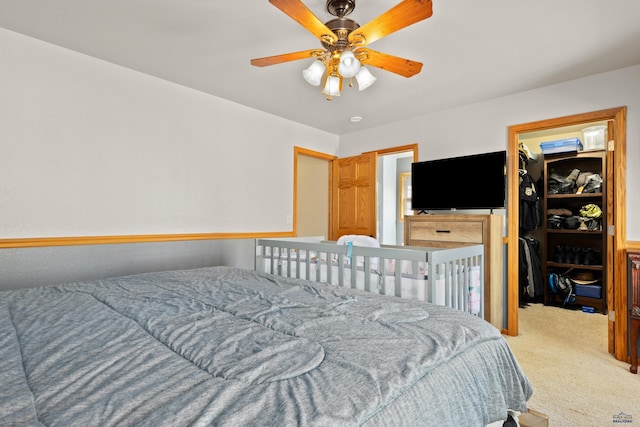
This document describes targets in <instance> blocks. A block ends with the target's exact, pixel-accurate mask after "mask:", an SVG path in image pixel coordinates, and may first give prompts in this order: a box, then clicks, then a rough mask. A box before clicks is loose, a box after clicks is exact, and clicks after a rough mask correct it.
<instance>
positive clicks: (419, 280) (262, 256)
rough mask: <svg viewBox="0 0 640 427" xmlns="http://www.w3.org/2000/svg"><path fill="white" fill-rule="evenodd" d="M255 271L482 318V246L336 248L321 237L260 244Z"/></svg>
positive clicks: (269, 241) (258, 244)
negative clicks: (428, 304) (413, 300)
mask: <svg viewBox="0 0 640 427" xmlns="http://www.w3.org/2000/svg"><path fill="white" fill-rule="evenodd" d="M255 250H256V251H255V269H256V270H257V271H262V272H265V273H270V274H276V275H279V276H285V277H292V278H298V279H305V280H311V281H317V282H327V283H332V284H335V285H337V286H344V287H349V288H357V289H362V290H365V291H367V292H373V293H379V294H382V295H389V296H396V297H403V298H417V299H421V300H425V301H428V302H432V303H435V304H440V305H447V306H450V307H453V308H455V309H458V310H462V311H466V312H469V313H472V314H474V315H477V316H480V317H483V318H484V280H483V278H484V273H483V268H484V263H483V256H484V255H483V254H484V247H483V245H473V246H465V247H458V248H449V249H445V248H425V247H409V246H388V245H383V246H382V247H380V248H372V247H363V246H348V245H338V244H336V243H335V242H330V241H326V240H324V238H323V237H321V236H317V237H299V238H283V239H256V242H255Z"/></svg>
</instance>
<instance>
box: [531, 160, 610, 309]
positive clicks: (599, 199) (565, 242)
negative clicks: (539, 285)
mask: <svg viewBox="0 0 640 427" xmlns="http://www.w3.org/2000/svg"><path fill="white" fill-rule="evenodd" d="M543 168H544V169H543V174H544V177H545V179H544V182H545V184H544V187H545V188H544V197H543V212H544V215H543V217H544V219H543V231H544V244H543V248H542V249H543V250H542V252H543V253H542V260H543V269H544V271H543V277H544V278H545V279H548V277H549V274H550V273H558V274H564V275H570V276H571V275H575V274H577V273H584V272H590V273H591V274H592V275H593V277H594V279H599V281H598V282H597V285H601V287H602V289H601V292H600V297H599V298H595V297H589V296H575V299H574V301H573V302H572V303H570V304H565V298H564V297H563V296H561V295H559V294H555V293H553V292H552V291H551V289H550V287H549V284H548V283H546V284H545V291H544V304H545V305H558V306H565V307H580V306H586V307H593V308H594V310H595V311H597V312H600V313H606V312H607V299H606V296H607V283H606V260H607V234H606V217H607V216H606V215H607V212H606V208H607V198H606V188H607V186H606V176H607V174H606V151H604V150H603V151H582V152H571V153H562V154H551V155H549V154H547V155H545V156H544V166H543ZM573 169H579V170H580V171H589V172H593V173H598V174H600V176H601V177H602V180H603V182H602V189H601V191H600V192H597V193H582V194H576V193H572V194H549V185H548V183H549V180H548V178H549V176H550V175H551V174H552V173H556V174H559V175H561V176H567V175H569V173H570V172H571V170H573ZM591 203H593V204H596V205H598V206H599V207H600V209H601V210H602V218H601V220H600V224H601V226H600V229H598V230H579V229H578V230H574V229H564V228H563V229H550V228H549V226H548V221H547V220H548V215H547V212H548V210H549V209H560V208H564V209H569V210H571V211H572V212H574V214H576V215H577V214H578V211H579V210H580V208H581V207H582V206H584V205H587V204H591ZM567 248H577V249H578V250H577V251H576V252H580V251H583V250H584V251H587V250H591V251H596V252H599V254H600V260H599V263H597V264H595V263H593V262H592V261H593V257H591V261H590V262H588V263H584V262H582V260H581V259H580V257H579V256H574V257H567V256H559V255H560V254H559V253H558V251H566V250H567Z"/></svg>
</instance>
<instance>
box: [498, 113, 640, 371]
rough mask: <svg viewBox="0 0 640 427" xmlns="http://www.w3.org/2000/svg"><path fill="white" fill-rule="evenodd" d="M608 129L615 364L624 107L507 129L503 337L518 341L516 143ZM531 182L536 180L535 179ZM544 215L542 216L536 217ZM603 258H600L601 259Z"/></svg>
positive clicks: (621, 287)
mask: <svg viewBox="0 0 640 427" xmlns="http://www.w3.org/2000/svg"><path fill="white" fill-rule="evenodd" d="M596 122H605V123H607V126H608V141H609V142H608V144H607V159H608V160H607V161H608V164H609V167H608V168H607V170H608V174H607V180H606V182H607V194H608V195H609V196H608V203H607V206H608V209H607V212H608V219H607V223H608V227H607V234H608V242H609V244H608V245H607V246H608V250H607V254H606V256H607V261H608V262H607V268H606V270H607V271H606V272H603V274H606V277H607V283H609V284H611V285H610V286H608V288H607V306H608V320H609V333H608V341H609V352H610V353H612V354H614V356H615V357H616V359H618V360H623V361H626V360H627V354H628V352H627V350H628V349H627V313H626V301H627V285H626V261H625V249H626V241H625V236H626V211H625V209H626V197H625V189H626V181H625V176H626V166H625V165H626V107H618V108H612V109H607V110H601V111H595V112H591V113H584V114H577V115H573V116H566V117H560V118H555V119H549V120H542V121H537V122H532V123H524V124H520V125H514V126H510V127H509V140H508V150H507V151H508V160H507V161H508V171H509V172H508V188H509V190H508V206H507V209H508V210H507V212H508V213H507V215H508V218H509V219H508V225H507V245H508V246H507V247H508V250H507V308H508V322H507V331H506V333H507V334H508V335H518V306H519V297H520V287H519V283H520V282H519V277H518V270H519V268H518V266H519V253H518V248H519V241H518V237H519V214H520V212H519V203H518V202H519V196H518V190H519V178H520V177H519V169H520V167H519V166H520V158H519V142H520V140H521V137H524V136H525V135H526V134H530V133H535V132H539V133H540V132H547V131H554V130H558V132H562V130H564V129H567V128H571V127H575V126H579V127H587V126H589V125H590V124H592V123H596ZM536 178H537V177H536ZM542 214H543V215H546V213H545V212H543V213H542ZM603 255H604V254H603Z"/></svg>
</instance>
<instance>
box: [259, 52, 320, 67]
mask: <svg viewBox="0 0 640 427" xmlns="http://www.w3.org/2000/svg"><path fill="white" fill-rule="evenodd" d="M324 53H325V51H324V50H320V49H309V50H302V51H300V52H292V53H285V54H282V55H275V56H265V57H264V58H255V59H252V60H251V65H255V66H256V67H266V66H268V65H275V64H282V63H283V62H289V61H297V60H298V59H306V58H313V57H316V56H320V55H322V54H324Z"/></svg>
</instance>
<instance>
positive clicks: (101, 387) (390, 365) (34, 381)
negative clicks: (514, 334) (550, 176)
mask: <svg viewBox="0 0 640 427" xmlns="http://www.w3.org/2000/svg"><path fill="white" fill-rule="evenodd" d="M0 384H1V385H0V425H3V426H5V425H19V426H21V425H39V424H44V425H51V426H54V425H59V426H72V425H76V426H108V425H119V426H131V425H149V426H160V425H167V426H183V425H219V426H227V425H228V426H296V425H301V426H307V425H308V426H337V425H340V426H342V425H345V426H346V425H376V426H378V425H379V426H392V425H399V426H400V425H403V426H415V425H422V426H431V425H432V426H438V427H441V426H483V425H485V424H487V423H489V422H493V421H496V420H498V419H504V418H505V417H506V415H507V413H506V410H507V408H511V409H514V410H517V411H524V410H526V408H525V404H526V401H527V400H528V398H529V397H530V395H531V393H532V389H531V386H530V384H529V382H528V380H527V378H526V376H525V375H524V374H523V372H522V370H521V369H520V367H519V365H518V363H517V362H516V360H515V359H514V357H513V355H512V353H511V351H510V350H509V348H508V346H507V344H506V342H505V340H504V339H503V337H502V336H501V335H500V333H499V332H498V331H497V330H496V329H495V328H494V327H493V326H491V325H490V324H488V323H486V322H484V321H483V320H481V319H478V318H476V317H474V316H471V315H468V314H466V313H462V312H458V311H455V310H452V309H448V308H445V307H439V306H434V305H430V304H426V303H423V302H418V301H411V300H405V299H400V298H396V297H383V296H379V295H373V294H368V293H365V292H361V291H355V290H348V289H343V288H337V287H334V286H330V285H326V284H322V283H311V282H306V281H302V280H296V279H287V278H282V277H277V276H271V275H268V274H261V273H257V272H254V271H248V270H240V269H234V268H229V267H213V268H203V269H195V270H184V271H168V272H160V273H149V274H142V275H136V276H128V277H119V278H112V279H108V280H100V281H91V282H85V283H75V284H67V285H57V286H48V287H40V288H32V289H22V290H15V291H5V292H0Z"/></svg>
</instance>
